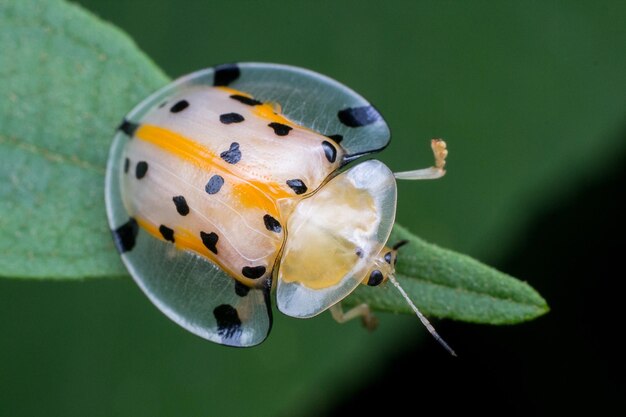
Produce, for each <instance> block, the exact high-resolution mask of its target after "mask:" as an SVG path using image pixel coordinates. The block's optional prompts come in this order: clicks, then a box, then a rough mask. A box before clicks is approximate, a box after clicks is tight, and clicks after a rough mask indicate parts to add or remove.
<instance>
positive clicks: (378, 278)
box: [367, 269, 383, 287]
mask: <svg viewBox="0 0 626 417" xmlns="http://www.w3.org/2000/svg"><path fill="white" fill-rule="evenodd" d="M381 282H383V273H382V272H380V271H379V270H378V269H375V270H373V271H372V273H371V274H370V278H369V279H368V280H367V285H369V286H370V287H375V286H377V285H379V284H380V283H381Z"/></svg>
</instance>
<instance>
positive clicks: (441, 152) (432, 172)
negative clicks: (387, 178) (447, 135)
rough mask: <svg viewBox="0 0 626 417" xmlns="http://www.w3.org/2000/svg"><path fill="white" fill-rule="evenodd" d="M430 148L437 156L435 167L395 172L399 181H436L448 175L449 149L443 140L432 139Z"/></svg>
mask: <svg viewBox="0 0 626 417" xmlns="http://www.w3.org/2000/svg"><path fill="white" fill-rule="evenodd" d="M430 147H431V149H432V150H433V155H434V156H435V166H432V167H430V168H424V169H416V170H414V171H404V172H395V173H394V174H393V175H394V176H395V177H396V178H397V179H399V180H435V179H437V178H441V177H443V176H444V175H445V174H446V170H445V169H444V168H445V166H446V157H447V156H448V148H447V145H446V142H444V141H443V139H432V140H431V141H430Z"/></svg>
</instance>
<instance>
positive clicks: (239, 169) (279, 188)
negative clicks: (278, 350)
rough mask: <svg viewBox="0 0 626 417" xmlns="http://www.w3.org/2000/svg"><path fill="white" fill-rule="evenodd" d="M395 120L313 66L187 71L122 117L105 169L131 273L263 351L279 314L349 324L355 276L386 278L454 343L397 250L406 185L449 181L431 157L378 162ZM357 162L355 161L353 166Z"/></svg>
mask: <svg viewBox="0 0 626 417" xmlns="http://www.w3.org/2000/svg"><path fill="white" fill-rule="evenodd" d="M389 139H390V132H389V127H388V126H387V124H386V123H385V121H384V120H383V118H382V117H381V115H380V114H379V113H378V111H377V110H376V109H375V108H374V107H373V106H372V105H370V103H368V102H367V101H366V100H365V99H364V98H363V97H361V96H360V95H358V94H357V93H355V92H354V91H352V90H350V89H349V88H347V87H346V86H344V85H342V84H340V83H338V82H337V81H334V80H332V79H330V78H328V77H325V76H323V75H320V74H317V73H315V72H312V71H309V70H305V69H301V68H296V67H291V66H285V65H277V64H263V63H240V64H227V65H220V66H217V67H214V68H209V69H205V70H201V71H198V72H195V73H192V74H190V75H187V76H185V77H182V78H180V79H178V80H176V81H174V82H173V83H171V84H170V85H168V86H166V87H164V88H162V89H161V90H159V91H157V92H156V93H154V94H153V95H151V96H150V97H148V98H147V99H146V100H144V101H143V102H142V103H140V104H139V105H138V106H137V107H135V108H134V109H133V110H132V111H131V112H130V113H129V114H128V115H127V116H126V117H125V118H124V120H123V122H122V123H121V125H120V126H119V128H118V130H117V133H116V135H115V139H114V142H113V145H112V148H111V151H110V157H109V163H108V167H107V176H106V202H107V212H108V217H109V223H110V226H111V229H112V233H113V238H114V241H115V244H116V247H117V249H118V250H119V252H120V253H121V256H122V260H123V262H124V264H125V265H126V267H127V268H128V270H129V272H130V274H131V275H132V276H133V278H134V280H135V281H136V282H137V284H138V285H139V286H140V287H141V289H142V290H143V291H144V292H145V294H146V295H147V296H148V297H149V298H150V300H151V301H152V302H153V303H154V304H155V305H156V306H157V307H158V308H159V309H160V310H161V311H162V312H163V313H165V314H166V315H167V316H168V317H169V318H171V319H172V320H174V321H175V322H176V323H178V324H179V325H181V326H182V327H184V328H185V329H187V330H189V331H191V332H192V333H195V334H197V335H199V336H201V337H203V338H205V339H208V340H211V341H213V342H217V343H221V344H224V345H230V346H253V345H256V344H259V343H261V342H262V341H263V340H264V339H265V338H266V337H267V335H268V333H269V331H270V328H271V323H272V308H271V298H272V297H271V294H272V292H273V291H275V294H276V297H275V298H276V303H277V306H278V309H279V310H280V311H281V312H283V313H284V314H287V315H289V316H292V317H298V318H307V317H312V316H315V315H317V314H319V313H321V312H323V311H325V310H328V309H330V310H331V312H332V315H333V317H335V319H337V320H338V321H340V322H343V321H346V320H349V319H351V318H355V317H361V318H362V319H363V321H364V323H365V324H366V325H368V326H370V327H373V326H374V325H375V319H374V317H373V315H372V314H371V312H370V310H369V307H368V306H367V305H360V306H357V307H355V308H353V309H352V310H350V311H348V312H345V313H344V312H343V309H342V308H341V300H342V299H343V298H345V297H346V296H347V295H349V294H350V293H351V292H352V291H353V290H354V289H355V288H356V287H357V286H358V285H360V284H366V285H370V286H377V285H380V284H382V283H383V282H385V281H387V280H389V281H391V282H392V283H393V285H394V286H395V287H397V288H398V290H399V291H400V292H401V293H402V295H403V296H404V297H405V299H406V300H407V302H408V303H409V304H410V305H411V306H412V308H413V309H414V310H415V312H416V313H417V315H418V316H419V317H420V319H421V320H422V322H423V323H424V324H425V325H426V326H427V328H428V329H429V331H430V332H431V333H432V334H433V335H434V336H435V337H436V338H437V340H438V341H440V343H442V344H443V345H444V347H446V348H447V349H448V350H449V351H450V352H451V353H452V350H451V349H450V348H449V347H448V346H447V345H446V344H445V342H443V340H442V339H441V338H440V337H439V335H438V334H437V333H436V332H435V331H434V329H433V328H432V326H431V325H430V323H428V321H427V320H426V318H425V317H424V316H423V315H422V314H421V313H420V312H419V310H417V308H416V307H415V305H414V304H413V303H412V302H411V300H410V299H409V297H408V296H407V295H406V293H405V292H404V290H403V289H402V288H401V287H400V285H399V284H398V282H397V280H396V279H395V278H394V266H395V262H396V254H397V250H398V248H399V246H400V245H401V243H400V244H399V245H396V246H392V247H388V246H386V243H387V240H388V238H389V235H390V232H391V228H392V226H393V223H394V219H395V211H396V182H395V179H396V178H398V179H432V178H439V177H441V176H443V175H444V173H445V171H444V165H445V158H446V155H447V150H446V145H445V142H443V141H442V140H433V141H432V149H433V152H434V155H435V166H433V167H431V168H426V169H421V170H416V171H409V172H402V173H396V174H393V173H392V172H391V171H390V170H389V168H387V166H385V165H384V164H383V163H381V162H379V161H376V160H367V161H365V162H360V163H356V164H350V163H351V162H352V161H355V160H356V159H357V158H359V157H361V156H363V155H367V154H370V153H373V152H377V151H380V150H382V149H383V148H385V147H386V146H387V144H388V143H389ZM349 164H350V165H349Z"/></svg>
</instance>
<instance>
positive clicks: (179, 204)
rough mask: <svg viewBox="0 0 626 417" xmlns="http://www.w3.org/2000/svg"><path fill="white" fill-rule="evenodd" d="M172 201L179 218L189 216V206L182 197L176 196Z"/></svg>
mask: <svg viewBox="0 0 626 417" xmlns="http://www.w3.org/2000/svg"><path fill="white" fill-rule="evenodd" d="M172 201H174V205H175V206H176V211H177V212H178V214H180V215H181V216H186V215H188V214H189V205H188V204H187V200H185V197H183V196H182V195H177V196H176V197H172Z"/></svg>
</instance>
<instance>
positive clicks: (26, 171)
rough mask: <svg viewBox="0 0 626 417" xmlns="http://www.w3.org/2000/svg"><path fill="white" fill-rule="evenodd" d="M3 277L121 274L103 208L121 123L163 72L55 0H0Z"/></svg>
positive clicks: (111, 30)
mask: <svg viewBox="0 0 626 417" xmlns="http://www.w3.org/2000/svg"><path fill="white" fill-rule="evenodd" d="M0 45H2V53H0V79H1V80H2V82H1V83H0V178H2V181H0V230H2V234H1V235H0V275H1V276H5V277H29V278H83V277H92V276H121V275H124V274H125V271H124V269H123V266H122V264H121V262H120V261H119V257H118V256H117V254H116V252H115V250H114V248H113V244H112V242H111V239H110V237H109V231H108V226H107V222H106V216H105V214H104V197H103V187H104V167H105V163H106V160H107V154H108V149H109V146H110V143H111V139H112V137H113V132H114V129H115V126H116V125H117V124H118V123H119V121H120V120H121V119H122V117H123V116H124V114H125V113H126V112H127V111H128V109H130V108H131V107H132V106H133V105H134V104H136V103H137V102H138V101H139V100H140V99H142V98H143V97H144V96H146V95H147V94H148V93H150V92H152V91H153V90H155V89H156V88H158V87H160V86H162V85H163V84H165V83H167V81H168V80H167V78H166V76H165V75H164V74H163V73H162V72H161V70H160V69H159V68H158V67H156V66H155V65H154V64H153V63H152V61H150V60H149V59H148V58H147V57H146V56H145V55H144V54H143V53H141V52H140V51H139V50H138V48H137V47H136V46H135V45H134V44H133V42H132V41H131V40H130V39H129V38H128V37H127V36H126V35H125V34H124V33H122V32H121V31H119V30H118V29H116V28H115V27H113V26H112V25H109V24H107V23H104V22H102V21H101V20H100V19H98V18H96V17H95V16H93V15H92V14H90V13H87V12H85V11H84V10H83V9H81V8H80V7H76V6H73V5H69V4H67V3H65V2H61V1H58V0H54V1H48V0H20V1H7V0H0Z"/></svg>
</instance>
